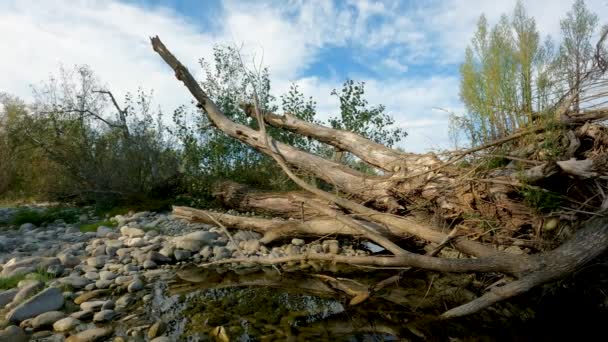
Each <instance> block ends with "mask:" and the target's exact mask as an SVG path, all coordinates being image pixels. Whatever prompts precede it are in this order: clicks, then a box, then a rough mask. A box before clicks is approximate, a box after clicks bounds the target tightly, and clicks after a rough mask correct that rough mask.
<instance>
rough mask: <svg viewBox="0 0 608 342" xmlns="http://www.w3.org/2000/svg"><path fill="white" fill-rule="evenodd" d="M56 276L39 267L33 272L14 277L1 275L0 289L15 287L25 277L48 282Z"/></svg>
mask: <svg viewBox="0 0 608 342" xmlns="http://www.w3.org/2000/svg"><path fill="white" fill-rule="evenodd" d="M54 278H55V277H54V276H53V275H52V274H50V273H47V272H46V271H45V270H43V269H39V270H37V271H36V272H33V273H20V274H17V275H14V276H12V277H0V289H1V290H8V289H12V288H15V287H17V284H19V282H20V281H22V280H24V279H35V280H40V281H41V282H43V283H45V284H46V283H48V282H49V281H51V280H52V279H54Z"/></svg>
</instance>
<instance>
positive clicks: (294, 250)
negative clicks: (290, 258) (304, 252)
mask: <svg viewBox="0 0 608 342" xmlns="http://www.w3.org/2000/svg"><path fill="white" fill-rule="evenodd" d="M285 253H286V254H287V255H298V254H300V247H298V246H296V245H287V247H285Z"/></svg>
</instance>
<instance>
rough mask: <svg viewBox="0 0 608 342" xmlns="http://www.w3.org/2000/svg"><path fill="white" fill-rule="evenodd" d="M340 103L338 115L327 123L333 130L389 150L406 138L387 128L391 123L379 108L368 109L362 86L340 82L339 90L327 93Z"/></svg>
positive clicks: (363, 86)
mask: <svg viewBox="0 0 608 342" xmlns="http://www.w3.org/2000/svg"><path fill="white" fill-rule="evenodd" d="M331 95H334V96H336V97H337V98H338V100H339V101H340V113H339V115H338V116H334V117H332V118H330V119H329V124H330V125H331V127H333V128H337V129H344V130H348V131H351V132H354V133H357V134H359V135H362V136H364V137H366V138H368V139H370V140H373V141H375V142H377V143H380V144H383V145H385V146H388V147H392V146H393V145H394V144H395V143H397V142H399V141H400V140H401V139H403V138H405V137H406V136H407V133H406V132H405V130H404V129H402V128H400V127H391V126H392V125H394V123H395V120H394V119H393V117H391V116H390V115H388V114H386V113H385V107H384V106H383V105H377V106H373V107H370V106H369V104H368V101H367V100H366V99H365V98H364V96H365V82H358V83H355V82H354V81H353V80H348V81H346V82H344V85H343V86H342V89H341V90H340V92H338V91H337V90H336V89H334V90H333V91H332V92H331Z"/></svg>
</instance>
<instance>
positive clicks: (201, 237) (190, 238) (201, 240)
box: [174, 230, 220, 252]
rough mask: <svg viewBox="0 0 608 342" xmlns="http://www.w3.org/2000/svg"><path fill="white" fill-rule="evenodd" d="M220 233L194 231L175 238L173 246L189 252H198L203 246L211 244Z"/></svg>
mask: <svg viewBox="0 0 608 342" xmlns="http://www.w3.org/2000/svg"><path fill="white" fill-rule="evenodd" d="M219 237H220V234H218V233H213V232H206V231H200V230H199V231H195V232H192V233H190V234H186V235H184V236H180V237H178V238H175V240H174V241H175V247H177V248H180V249H185V250H188V251H191V252H198V251H199V250H200V249H201V248H202V247H203V246H209V245H212V244H213V243H214V242H215V240H217V239H218V238H219Z"/></svg>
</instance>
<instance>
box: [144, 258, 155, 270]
mask: <svg viewBox="0 0 608 342" xmlns="http://www.w3.org/2000/svg"><path fill="white" fill-rule="evenodd" d="M154 268H156V263H155V262H154V261H152V260H146V261H144V269H145V270H151V269H154Z"/></svg>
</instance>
